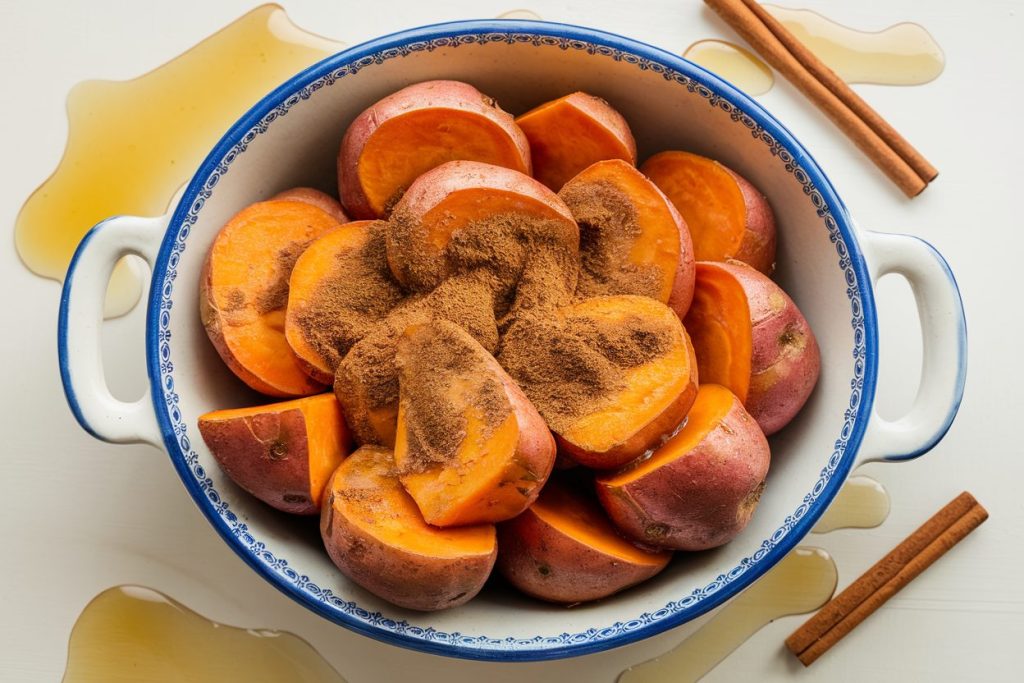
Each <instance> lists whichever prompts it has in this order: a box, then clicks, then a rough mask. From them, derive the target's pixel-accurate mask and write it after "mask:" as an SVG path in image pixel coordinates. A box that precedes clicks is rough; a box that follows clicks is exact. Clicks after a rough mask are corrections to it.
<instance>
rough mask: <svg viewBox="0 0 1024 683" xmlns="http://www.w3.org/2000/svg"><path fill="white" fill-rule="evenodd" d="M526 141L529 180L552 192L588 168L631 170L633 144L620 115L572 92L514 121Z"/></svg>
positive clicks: (603, 102) (595, 100) (597, 102)
mask: <svg viewBox="0 0 1024 683" xmlns="http://www.w3.org/2000/svg"><path fill="white" fill-rule="evenodd" d="M516 123H517V124H518V125H519V127H520V128H521V129H522V130H523V132H524V133H526V138H527V139H528V140H529V141H530V157H531V160H532V162H533V177H534V178H536V179H537V180H539V181H540V182H542V183H544V184H545V185H547V186H548V187H550V188H551V189H552V190H554V191H555V192H558V191H559V189H561V187H562V186H563V185H564V184H565V183H566V182H568V181H569V179H570V178H572V177H573V176H575V175H576V174H577V173H579V172H580V171H582V170H583V169H585V168H586V167H587V166H590V165H591V164H593V163H594V162H597V161H603V160H605V159H622V160H624V161H626V162H628V163H629V164H630V165H634V166H635V165H636V142H635V141H634V140H633V135H632V133H631V132H630V130H629V125H628V124H627V123H626V120H625V119H624V118H622V115H621V114H619V113H618V112H617V111H615V110H614V109H613V108H612V107H611V105H609V104H608V103H607V102H605V101H604V100H602V99H600V98H599V97H594V96H593V95H588V94H587V93H582V92H576V93H572V94H571V95H566V96H564V97H560V98H558V99H557V100H552V101H551V102H546V103H544V104H542V105H540V106H538V107H535V108H534V109H531V110H530V111H528V112H526V113H525V114H522V115H521V116H519V117H517V118H516Z"/></svg>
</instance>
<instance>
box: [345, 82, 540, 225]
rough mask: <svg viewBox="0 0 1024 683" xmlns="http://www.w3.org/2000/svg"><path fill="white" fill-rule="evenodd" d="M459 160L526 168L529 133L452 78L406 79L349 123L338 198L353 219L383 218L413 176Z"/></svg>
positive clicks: (491, 102) (499, 109)
mask: <svg viewBox="0 0 1024 683" xmlns="http://www.w3.org/2000/svg"><path fill="white" fill-rule="evenodd" d="M457 159H469V160H474V161H481V162H485V163H489V164H495V165H498V166H503V167H507V168H511V169H514V170H516V171H520V172H522V173H526V174H529V173H530V170H531V166H530V153H529V145H528V143H527V142H526V137H525V136H524V135H523V133H522V131H521V130H520V129H519V127H518V126H516V125H515V122H514V119H513V118H512V116H511V115H510V114H507V113H506V112H504V111H502V110H501V108H500V107H498V105H497V104H496V103H495V102H494V100H493V99H491V98H489V97H487V96H486V95H484V94H482V93H481V92H480V91H479V90H477V89H476V88H474V87H473V86H471V85H469V84H468V83H461V82H457V81H428V82H424V83H417V84H415V85H411V86H409V87H407V88H403V89H402V90H399V91H398V92H396V93H393V94H391V95H389V96H387V97H385V98H384V99H382V100H380V101H379V102H377V103H375V104H374V105H373V106H371V107H370V108H369V109H367V110H366V111H364V112H363V113H362V114H360V115H359V116H358V117H357V118H356V119H355V121H353V122H352V125H351V126H349V128H348V130H347V131H346V133H345V137H344V139H343V141H342V144H341V151H340V154H339V157H338V177H339V182H340V189H341V197H342V200H343V201H344V203H345V206H346V207H347V208H348V209H349V210H350V211H352V212H353V215H355V216H356V217H357V218H382V217H384V216H386V215H387V213H388V212H389V209H390V207H391V206H393V205H394V202H396V201H397V200H398V198H399V197H400V196H401V194H402V192H404V191H405V189H406V188H408V187H409V186H410V185H411V184H412V182H413V181H414V180H416V178H418V177H419V176H421V175H423V174H424V173H425V172H427V171H429V170H430V169H432V168H434V167H436V166H440V165H441V164H443V163H445V162H448V161H453V160H457Z"/></svg>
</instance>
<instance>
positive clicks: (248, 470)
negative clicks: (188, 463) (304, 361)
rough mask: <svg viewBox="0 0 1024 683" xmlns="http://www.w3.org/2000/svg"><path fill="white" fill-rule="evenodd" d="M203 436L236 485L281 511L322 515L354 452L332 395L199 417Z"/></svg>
mask: <svg viewBox="0 0 1024 683" xmlns="http://www.w3.org/2000/svg"><path fill="white" fill-rule="evenodd" d="M199 433H200V434H202V436H203V440H204V441H205V442H206V445H207V446H208V447H209V449H210V452H211V453H212V454H213V457H214V458H216V459H217V462H218V463H220V466H221V468H222V469H223V470H224V472H225V473H227V475H228V476H229V477H231V479H232V481H234V482H235V483H236V484H238V485H239V486H241V487H242V488H243V489H245V490H246V491H248V492H249V493H251V494H252V495H254V496H256V497H257V498H259V499H260V500H262V501H263V502H264V503H267V504H268V505H272V506H273V507H275V508H277V509H278V510H284V511H285V512H292V513H295V514H299V515H311V514H315V513H317V512H319V510H320V502H321V499H322V494H323V490H324V487H325V486H326V485H327V479H328V477H330V476H331V473H333V472H334V470H335V469H336V468H337V467H338V465H339V464H340V463H341V461H342V460H343V459H344V458H345V456H346V455H348V453H349V451H350V450H351V443H352V441H351V438H350V437H349V432H348V429H347V428H346V426H345V421H344V420H343V419H342V415H341V408H340V407H339V406H338V402H337V400H335V398H334V396H332V395H331V394H321V395H319V396H309V397H306V398H299V399H294V400H291V401H284V402H282V403H274V404H271V405H266V406H255V407H252V408H233V409H229V410H216V411H214V412H212V413H206V414H205V415H202V416H200V418H199Z"/></svg>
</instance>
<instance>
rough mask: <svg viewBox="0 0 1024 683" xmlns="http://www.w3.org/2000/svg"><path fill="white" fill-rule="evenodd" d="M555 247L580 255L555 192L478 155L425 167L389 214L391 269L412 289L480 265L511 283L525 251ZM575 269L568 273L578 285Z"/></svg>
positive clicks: (518, 273) (519, 272) (568, 218)
mask: <svg viewBox="0 0 1024 683" xmlns="http://www.w3.org/2000/svg"><path fill="white" fill-rule="evenodd" d="M551 247H558V248H560V249H562V250H564V251H565V252H566V253H567V254H568V255H569V257H570V258H569V259H568V261H569V262H571V263H575V262H576V259H577V258H578V256H577V255H578V250H579V229H578V228H577V226H576V221H575V220H574V219H573V216H572V213H571V212H570V211H569V208H568V207H567V206H566V205H565V204H564V203H563V202H562V200H561V199H559V198H558V195H556V194H555V193H553V192H552V191H551V190H549V189H548V188H546V187H544V186H543V185H541V184H540V183H538V182H537V181H536V180H534V179H533V178H530V177H529V176H526V175H523V174H522V173H518V172H516V171H511V170H509V169H507V168H501V167H499V166H493V165H490V164H483V163H478V162H474V161H453V162H450V163H447V164H444V165H442V166H438V167H437V168H435V169H433V170H432V171H429V172H427V173H424V174H423V175H422V176H420V177H419V178H417V179H416V182H414V183H413V184H412V185H411V186H410V187H409V189H408V191H406V193H405V194H404V195H403V196H402V200H401V201H400V202H398V204H397V205H396V206H395V210H394V212H393V214H392V216H391V219H390V220H389V221H388V240H387V250H388V263H389V264H390V266H391V271H392V272H393V273H394V275H395V277H396V278H397V279H398V281H399V282H401V283H402V284H403V285H405V286H406V287H408V288H409V289H412V290H415V291H429V290H431V289H433V288H434V287H436V286H437V285H439V284H440V283H441V282H443V281H444V280H445V279H446V278H448V277H449V276H451V275H452V274H454V273H459V272H467V271H471V270H475V269H484V270H489V271H491V272H492V273H493V274H494V275H495V277H496V278H497V279H498V280H500V281H501V283H502V284H503V285H505V286H508V287H513V288H514V286H515V283H517V282H518V281H519V279H520V276H521V275H522V271H523V266H524V264H525V263H526V262H527V258H528V257H529V256H530V255H531V254H533V253H535V252H538V251H541V250H542V248H551ZM576 274H577V273H576V270H575V269H573V270H571V271H569V272H567V273H566V279H567V280H571V283H572V288H573V289H574V288H575V285H576V279H575V278H576ZM569 291H570V292H571V291H572V289H570V290H569Z"/></svg>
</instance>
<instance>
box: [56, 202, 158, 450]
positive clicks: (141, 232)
mask: <svg viewBox="0 0 1024 683" xmlns="http://www.w3.org/2000/svg"><path fill="white" fill-rule="evenodd" d="M169 220H170V216H169V215H167V216H160V217H157V218H139V217H136V216H116V217H114V218H109V219H107V220H105V221H103V222H102V223H99V224H97V225H96V226H95V227H93V228H92V230H90V231H89V232H88V233H86V235H85V237H83V238H82V241H81V242H80V243H79V245H78V249H77V250H76V251H75V255H74V256H73V257H72V259H71V265H70V266H68V272H67V276H66V277H65V278H64V290H63V291H62V293H61V297H60V314H59V317H58V319H57V354H58V360H59V363H60V377H61V381H62V382H63V384H64V395H65V397H66V398H67V401H68V405H69V406H70V407H71V412H72V413H74V415H75V419H76V420H78V424H80V425H81V426H82V428H83V429H85V431H87V432H89V433H90V434H92V435H93V436H95V437H96V438H97V439H102V440H103V441H110V442H112V443H148V444H152V445H154V446H157V447H159V446H161V443H162V440H161V434H160V426H159V423H158V422H157V418H156V412H155V411H154V409H153V402H152V398H151V396H150V392H149V391H147V392H146V393H145V395H143V397H142V398H140V399H139V400H137V401H134V402H131V403H128V402H125V401H121V400H118V399H116V398H114V396H113V394H111V393H110V388H109V387H108V386H107V382H106V378H105V377H104V376H103V359H102V354H101V353H100V325H101V324H102V323H103V300H104V298H105V295H106V291H107V283H108V282H109V281H110V275H111V273H112V272H113V270H114V265H115V264H116V263H117V261H118V260H119V259H120V258H121V257H122V256H125V255H127V254H136V255H137V256H141V257H142V258H144V259H145V260H146V261H147V262H149V266H150V269H152V268H153V264H154V262H155V260H156V254H157V251H158V250H159V247H160V242H161V240H162V239H163V236H164V232H165V230H166V228H167V224H168V222H169Z"/></svg>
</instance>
